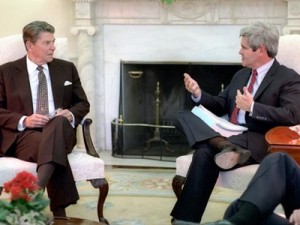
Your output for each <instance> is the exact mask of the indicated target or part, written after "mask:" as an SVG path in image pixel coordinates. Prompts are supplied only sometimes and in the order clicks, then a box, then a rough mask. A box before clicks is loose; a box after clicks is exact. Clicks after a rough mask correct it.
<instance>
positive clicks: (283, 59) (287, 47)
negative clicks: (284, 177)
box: [172, 34, 300, 198]
mask: <svg viewBox="0 0 300 225" xmlns="http://www.w3.org/2000/svg"><path fill="white" fill-rule="evenodd" d="M276 58H277V60H278V61H279V62H280V63H281V64H283V65H286V66H287V67H290V68H292V69H294V70H295V71H297V72H298V73H299V74H300V63H299V58H300V35H296V34H295V35H285V36H281V37H280V41H279V49H278V55H277V57H276ZM299 128H300V127H299ZM282 129H284V130H288V129H289V128H288V127H285V128H282V127H281V128H280V129H279V128H278V127H277V128H274V130H273V129H271V130H270V131H269V132H268V133H267V135H266V141H267V143H269V144H270V148H269V150H270V151H280V150H283V148H282V146H283V145H284V147H285V151H287V152H289V153H291V152H292V153H293V155H292V156H293V157H294V158H295V157H297V159H298V158H299V161H300V156H299V155H300V153H298V152H297V151H295V148H297V150H299V149H300V146H299V144H300V141H299V140H300V132H299V133H298V134H297V133H294V135H292V136H291V135H290V132H293V131H290V132H283V133H282V132H281V137H282V136H284V137H283V138H281V141H279V140H278V138H276V137H274V134H275V132H276V133H277V131H278V130H279V131H280V130H282ZM282 140H284V143H283V141H282ZM297 140H298V141H297ZM280 145H281V147H280ZM276 147H277V148H276ZM278 147H279V148H278ZM289 149H290V151H289ZM192 156H193V155H192V153H191V154H189V155H183V156H179V157H178V158H177V159H176V174H175V176H174V178H173V182H172V188H173V191H174V193H175V195H176V197H177V198H178V197H179V195H180V193H181V190H182V186H183V185H184V183H185V177H186V174H187V172H188V169H189V166H190V163H191V161H192ZM257 168H258V164H255V165H250V166H245V167H242V168H238V169H234V170H231V171H226V172H220V174H219V178H218V181H217V185H218V186H221V187H225V188H231V189H235V190H239V191H243V190H245V188H246V187H247V185H248V183H249V182H250V180H251V178H252V176H253V175H254V173H255V172H256V170H257Z"/></svg>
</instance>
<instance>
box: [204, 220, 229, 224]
mask: <svg viewBox="0 0 300 225" xmlns="http://www.w3.org/2000/svg"><path fill="white" fill-rule="evenodd" d="M202 225H234V224H233V223H231V222H229V221H228V220H218V221H216V222H209V223H203V224H202Z"/></svg>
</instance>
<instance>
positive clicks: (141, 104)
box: [112, 61, 242, 161]
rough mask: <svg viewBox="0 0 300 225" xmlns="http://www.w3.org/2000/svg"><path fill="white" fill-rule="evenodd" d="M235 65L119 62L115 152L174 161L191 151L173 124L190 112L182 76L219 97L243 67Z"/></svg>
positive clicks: (114, 135) (114, 134)
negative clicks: (186, 74) (183, 112)
mask: <svg viewBox="0 0 300 225" xmlns="http://www.w3.org/2000/svg"><path fill="white" fill-rule="evenodd" d="M241 68H242V67H241V65H238V64H212V63H188V62H186V63H184V62H183V63H143V62H125V61H122V62H121V79H120V81H121V85H120V105H119V118H116V119H115V120H114V121H112V146H113V156H116V157H126V158H130V157H131V158H133V157H135V158H136V157H140V158H149V159H159V160H167V161H174V160H175V159H176V157H178V156H180V155H183V154H187V153H188V152H189V151H190V150H191V149H190V148H189V146H188V145H187V142H186V138H185V136H184V135H183V134H182V133H181V131H180V130H178V129H177V128H176V126H175V123H176V121H175V115H176V113H177V112H178V111H180V110H190V109H191V108H192V102H191V98H190V94H189V93H188V92H187V91H186V90H185V88H184V84H183V74H184V73H189V74H190V75H191V76H192V77H193V78H194V79H196V80H197V81H198V82H199V84H200V86H201V88H202V89H203V90H205V91H207V92H209V93H211V94H213V95H217V94H218V93H219V92H220V91H221V90H222V89H223V88H224V87H225V86H226V85H227V84H228V83H229V81H230V79H231V77H232V76H233V74H234V73H235V72H236V71H238V70H239V69H241Z"/></svg>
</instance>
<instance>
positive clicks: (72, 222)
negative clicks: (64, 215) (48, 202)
mask: <svg viewBox="0 0 300 225" xmlns="http://www.w3.org/2000/svg"><path fill="white" fill-rule="evenodd" d="M54 225H107V224H105V223H101V222H96V221H91V220H87V219H79V218H72V217H70V218H68V219H55V220H54Z"/></svg>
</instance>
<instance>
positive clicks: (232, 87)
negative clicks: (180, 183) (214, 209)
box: [171, 22, 300, 225]
mask: <svg viewBox="0 0 300 225" xmlns="http://www.w3.org/2000/svg"><path fill="white" fill-rule="evenodd" d="M240 37H241V49H240V52H239V53H240V55H241V56H242V65H243V66H244V67H245V68H243V69H242V70H240V71H238V72H237V73H236V74H235V75H234V77H233V78H232V80H231V82H230V84H229V85H228V86H227V87H226V88H225V90H224V91H223V92H222V93H220V94H219V95H218V96H211V95H210V94H208V93H206V92H204V91H203V90H201V88H200V86H199V84H198V83H197V82H196V81H195V80H194V79H192V77H191V76H190V75H188V74H185V75H184V76H185V77H184V83H185V87H186V89H187V90H188V91H189V92H190V93H191V94H192V99H193V100H194V102H195V104H198V105H199V104H201V105H203V106H204V107H206V108H207V109H209V110H210V111H212V112H213V113H215V114H217V115H224V114H227V115H228V116H229V118H230V119H231V121H232V122H233V123H236V124H240V125H242V126H245V127H247V128H248V131H246V132H243V133H242V134H239V135H234V136H230V137H228V138H225V137H222V136H221V135H220V134H219V133H217V132H215V131H214V130H213V129H212V128H210V127H209V126H208V125H206V123H205V121H202V120H201V119H199V118H198V117H196V116H194V115H193V114H192V113H191V112H189V111H187V112H180V113H179V114H178V116H177V119H178V121H179V125H180V128H181V129H182V130H183V131H184V133H185V135H186V136H187V139H188V141H189V144H190V146H191V147H192V148H193V149H195V152H194V154H193V160H192V162H191V165H190V168H189V172H188V174H187V179H186V183H185V185H184V187H183V190H182V193H181V195H180V197H179V198H178V200H177V202H176V204H175V206H174V208H173V210H172V212H171V215H172V217H173V219H172V224H174V225H184V224H199V222H200V221H201V218H202V215H203V213H204V210H205V208H206V205H207V202H208V200H209V197H210V194H211V192H212V190H213V188H214V185H215V183H216V180H217V178H218V174H219V171H220V170H228V169H232V168H236V167H240V166H245V165H249V164H253V163H260V162H261V160H262V159H263V158H264V157H265V156H266V155H267V153H268V152H267V145H266V142H265V138H264V135H265V133H266V131H267V130H269V129H270V128H272V127H274V126H279V125H287V126H289V125H295V124H298V123H300V104H299V98H300V76H299V74H297V73H296V72H295V71H294V70H292V69H289V68H287V67H285V66H283V65H280V64H279V63H278V62H277V60H276V59H275V56H276V54H277V51H278V43H279V32H278V30H277V28H276V27H275V26H272V25H270V24H267V23H263V22H256V23H254V24H251V25H249V26H247V27H245V28H242V29H241V31H240Z"/></svg>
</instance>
